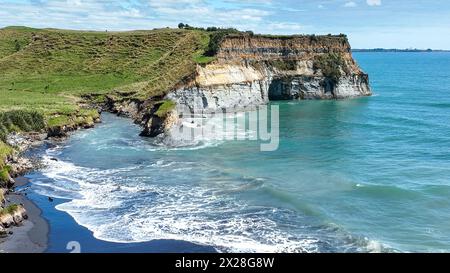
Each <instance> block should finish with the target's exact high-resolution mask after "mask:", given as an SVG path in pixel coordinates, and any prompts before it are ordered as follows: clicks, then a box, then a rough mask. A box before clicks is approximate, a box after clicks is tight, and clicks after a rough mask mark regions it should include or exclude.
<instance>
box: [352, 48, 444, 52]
mask: <svg viewBox="0 0 450 273" xmlns="http://www.w3.org/2000/svg"><path fill="white" fill-rule="evenodd" d="M352 52H413V53H421V52H425V53H432V52H450V50H444V49H395V48H391V49H387V48H372V49H360V48H357V49H352Z"/></svg>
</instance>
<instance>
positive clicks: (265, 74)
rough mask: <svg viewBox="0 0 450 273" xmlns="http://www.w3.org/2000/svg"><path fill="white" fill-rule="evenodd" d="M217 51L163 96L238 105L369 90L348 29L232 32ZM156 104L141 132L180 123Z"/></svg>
mask: <svg viewBox="0 0 450 273" xmlns="http://www.w3.org/2000/svg"><path fill="white" fill-rule="evenodd" d="M215 57H216V59H215V61H213V62H211V63H209V64H207V65H203V66H201V65H198V66H197V69H196V73H195V75H193V77H192V78H191V79H190V81H188V82H186V83H184V84H182V85H180V86H179V87H178V88H177V89H175V90H172V91H170V92H168V94H167V95H166V97H165V99H166V100H170V101H173V102H175V103H176V110H178V111H182V110H183V111H186V108H187V109H189V111H190V112H202V113H205V112H217V111H222V110H227V111H239V110H242V109H248V108H250V107H255V106H258V105H263V104H266V103H268V101H269V100H294V99H344V98H352V97H359V96H369V95H371V90H370V87H369V80H368V75H367V74H365V73H364V72H363V71H362V70H361V69H360V68H359V66H358V65H357V64H356V62H355V61H354V59H353V57H352V55H351V49H350V44H349V42H348V40H347V38H346V36H344V35H339V36H331V35H328V36H282V37H272V36H253V35H249V34H237V35H229V36H226V37H225V38H223V40H222V41H221V43H220V46H219V48H218V50H217V54H216V56H215ZM124 107H125V108H126V107H127V106H124ZM157 110H158V109H157V108H154V109H153V110H152V111H151V113H146V114H144V115H141V117H143V122H142V124H143V125H144V128H145V129H144V132H143V135H147V136H156V135H158V134H160V133H163V132H164V131H165V130H166V129H167V127H168V126H170V125H172V124H174V123H176V120H175V119H174V118H173V117H174V115H173V114H170V115H167V117H170V122H167V121H166V120H165V118H164V117H161V116H156V115H154V113H156V111H157ZM175 115H176V114H175Z"/></svg>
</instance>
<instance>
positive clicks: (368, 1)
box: [0, 0, 450, 49]
mask: <svg viewBox="0 0 450 273" xmlns="http://www.w3.org/2000/svg"><path fill="white" fill-rule="evenodd" d="M179 22H184V23H188V24H190V25H194V26H222V27H228V26H233V27H236V28H238V29H241V30H253V31H255V32H256V33H273V34H293V33H317V34H327V33H346V34H348V35H349V38H350V42H351V44H352V46H353V47H354V48H373V47H385V48H391V47H395V48H410V47H413V48H434V49H450V1H448V0H428V1H425V0H423V1H421V0H315V1H313V0H297V1H295V0H215V1H212V0H125V1H123V0H122V1H106V0H97V1H94V0H0V27H4V26H10V25H25V26H32V27H54V28H68V29H88V30H105V29H108V30H131V29H152V28H158V27H166V26H170V27H176V26H177V24H178V23H179Z"/></svg>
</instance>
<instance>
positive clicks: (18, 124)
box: [0, 110, 45, 141]
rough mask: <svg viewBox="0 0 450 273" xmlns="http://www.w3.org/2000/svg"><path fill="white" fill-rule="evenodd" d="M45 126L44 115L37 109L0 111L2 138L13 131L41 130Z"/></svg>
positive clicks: (0, 138)
mask: <svg viewBox="0 0 450 273" xmlns="http://www.w3.org/2000/svg"><path fill="white" fill-rule="evenodd" d="M44 128H45V122H44V116H43V115H42V114H41V113H39V112H37V111H24V110H11V111H7V112H0V140H2V141H5V140H6V136H7V135H8V134H9V133H11V132H23V131H24V132H29V131H40V130H42V129H44Z"/></svg>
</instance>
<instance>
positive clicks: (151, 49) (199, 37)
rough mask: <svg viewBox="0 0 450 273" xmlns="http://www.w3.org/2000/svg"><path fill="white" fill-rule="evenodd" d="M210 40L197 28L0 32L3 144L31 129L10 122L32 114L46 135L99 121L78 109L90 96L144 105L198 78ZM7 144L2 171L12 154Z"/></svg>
mask: <svg viewBox="0 0 450 273" xmlns="http://www.w3.org/2000/svg"><path fill="white" fill-rule="evenodd" d="M209 37H210V34H209V33H207V32H205V31H202V30H194V29H157V30H151V31H129V32H91V31H70V30H58V29H34V28H27V27H6V28H3V29H0V75H1V76H0V113H3V115H2V116H0V117H3V118H2V119H0V131H1V133H2V138H3V141H4V137H5V133H8V132H11V131H21V130H25V129H26V128H22V127H21V126H20V124H16V119H15V118H10V117H16V116H19V117H20V120H22V117H23V116H24V115H25V116H26V115H27V114H26V113H25V112H33V113H39V114H40V115H42V117H43V119H44V123H45V126H46V127H47V128H52V127H56V126H62V125H77V124H83V123H84V122H89V123H90V122H92V120H93V119H94V118H95V115H98V113H96V111H95V110H94V111H92V110H89V109H83V108H82V107H81V106H80V103H79V102H80V100H81V97H82V96H83V95H86V94H99V95H101V94H107V93H110V92H113V91H114V92H126V93H127V96H130V95H129V94H132V95H131V96H133V97H136V98H140V99H145V98H148V97H151V96H158V95H162V94H164V93H165V92H167V91H168V90H170V89H171V88H172V87H174V86H175V85H176V84H178V83H179V82H180V81H181V80H183V79H184V78H186V77H188V76H190V75H191V74H192V73H193V72H195V68H196V64H197V63H202V62H206V61H209V59H208V58H207V57H205V56H203V54H204V52H205V50H206V49H207V47H208V43H209ZM130 92H131V93H130ZM100 97H101V96H100ZM18 111H19V112H18ZM20 111H22V112H20ZM17 113H22V114H20V115H16V114H17ZM6 117H8V118H6ZM30 126H31V127H33V124H31V125H30ZM2 138H0V170H2V164H3V160H4V158H5V156H6V155H7V154H9V153H11V152H12V149H11V148H10V147H8V146H7V145H5V144H4V142H2Z"/></svg>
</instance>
